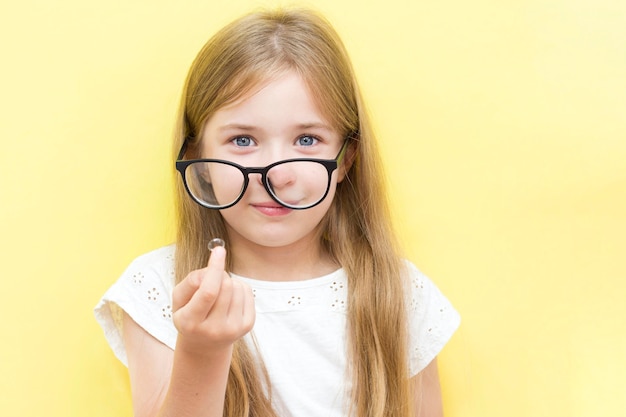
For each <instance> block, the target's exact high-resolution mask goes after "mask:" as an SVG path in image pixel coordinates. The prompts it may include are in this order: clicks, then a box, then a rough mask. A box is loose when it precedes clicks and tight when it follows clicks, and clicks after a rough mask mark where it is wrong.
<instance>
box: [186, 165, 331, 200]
mask: <svg viewBox="0 0 626 417" xmlns="http://www.w3.org/2000/svg"><path fill="white" fill-rule="evenodd" d="M260 175H261V174H250V178H249V181H255V180H257V181H258V178H259V176H260ZM185 177H186V181H187V186H188V188H189V191H190V193H191V194H192V195H193V197H194V198H195V199H196V200H198V201H200V202H202V203H203V204H204V205H206V206H208V207H215V208H219V207H225V206H229V205H231V204H233V203H234V202H236V201H237V200H238V199H239V198H240V197H241V195H242V194H243V193H244V191H245V187H246V178H245V176H244V173H243V172H242V171H241V170H240V169H239V168H237V167H235V166H233V165H229V164H226V163H222V162H206V161H199V162H194V163H193V164H190V165H189V166H188V167H187V169H186V171H185ZM266 178H267V189H268V190H269V191H270V192H271V193H272V194H273V196H274V198H276V200H278V201H280V203H281V204H283V205H285V206H287V207H292V208H306V207H310V206H313V205H315V204H317V203H318V202H320V201H321V200H322V199H323V198H324V196H325V195H326V192H327V190H328V185H329V183H330V174H329V172H328V170H327V168H326V167H325V166H324V165H323V164H321V163H319V162H315V161H288V162H283V163H280V164H277V165H274V166H273V167H272V168H271V169H269V170H268V171H267V174H266Z"/></svg>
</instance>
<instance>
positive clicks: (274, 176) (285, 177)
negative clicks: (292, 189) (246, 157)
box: [267, 163, 297, 190]
mask: <svg viewBox="0 0 626 417" xmlns="http://www.w3.org/2000/svg"><path fill="white" fill-rule="evenodd" d="M293 165H294V164H289V163H287V164H279V165H276V166H274V167H272V169H270V170H269V171H268V172H267V181H268V182H269V184H270V186H271V187H272V189H273V190H280V189H284V188H285V187H288V186H290V185H292V184H293V183H295V181H296V178H297V175H296V170H295V169H294V168H295V167H294V166H293Z"/></svg>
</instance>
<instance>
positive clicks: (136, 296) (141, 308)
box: [94, 245, 177, 364]
mask: <svg viewBox="0 0 626 417" xmlns="http://www.w3.org/2000/svg"><path fill="white" fill-rule="evenodd" d="M174 253H175V246H174V245H169V246H165V247H162V248H159V249H156V250H153V251H151V252H148V253H146V254H144V255H141V256H139V257H137V258H135V259H134V260H133V261H132V262H131V263H130V265H129V266H128V267H127V268H126V270H125V271H124V272H123V273H122V275H121V276H120V277H119V278H118V279H117V281H116V282H115V283H114V284H113V285H112V286H111V287H110V288H109V289H108V290H107V291H106V292H105V294H104V295H103V296H102V298H101V299H100V301H99V302H98V304H97V305H96V307H95V309H94V314H95V316H96V320H97V321H98V323H99V324H100V326H101V327H102V329H103V331H104V333H105V337H106V339H107V341H108V343H109V345H110V346H111V348H112V349H113V352H114V353H115V355H116V356H117V357H118V358H119V359H120V360H121V361H122V362H123V363H125V364H126V351H125V348H124V344H123V338H122V317H123V313H124V312H125V313H127V314H128V315H129V316H130V317H131V318H132V319H133V320H134V321H135V322H136V323H137V324H139V325H140V326H141V327H142V328H144V329H145V330H146V331H147V332H148V333H149V334H151V335H152V336H154V337H155V338H156V339H157V340H159V341H161V342H162V343H164V344H165V345H167V346H169V347H171V348H173V347H174V345H175V342H176V334H177V333H176V329H175V327H174V325H173V322H172V307H171V299H172V291H173V289H174V285H175V277H174Z"/></svg>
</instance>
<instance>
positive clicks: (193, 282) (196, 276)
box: [172, 247, 226, 311]
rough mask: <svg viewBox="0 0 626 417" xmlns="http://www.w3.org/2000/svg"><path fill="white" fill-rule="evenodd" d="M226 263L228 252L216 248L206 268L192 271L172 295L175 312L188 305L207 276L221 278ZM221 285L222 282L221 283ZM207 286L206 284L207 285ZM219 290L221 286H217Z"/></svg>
mask: <svg viewBox="0 0 626 417" xmlns="http://www.w3.org/2000/svg"><path fill="white" fill-rule="evenodd" d="M225 262H226V250H225V249H224V248H222V247H216V248H214V249H213V250H212V251H211V254H210V255H209V262H208V264H207V266H206V267H204V268H202V269H198V270H195V271H192V272H190V273H189V275H187V276H186V277H185V279H183V280H182V281H181V282H180V283H179V284H178V285H176V287H175V288H174V291H173V294H172V307H173V311H176V310H178V309H179V308H181V307H182V306H184V305H186V304H187V303H188V302H189V301H190V300H191V298H192V297H193V295H194V294H195V293H196V291H198V289H199V288H200V286H201V285H202V282H204V281H205V279H207V276H218V277H221V276H222V274H223V271H224V266H225ZM219 282H220V283H221V280H220V281H219ZM205 285H206V284H205ZM217 288H218V289H219V284H218V285H217Z"/></svg>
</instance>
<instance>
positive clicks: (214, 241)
mask: <svg viewBox="0 0 626 417" xmlns="http://www.w3.org/2000/svg"><path fill="white" fill-rule="evenodd" d="M218 246H221V247H224V246H226V242H224V240H222V239H220V238H219V237H216V238H214V239H211V240H210V241H209V250H213V249H215V248H216V247H218Z"/></svg>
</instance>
